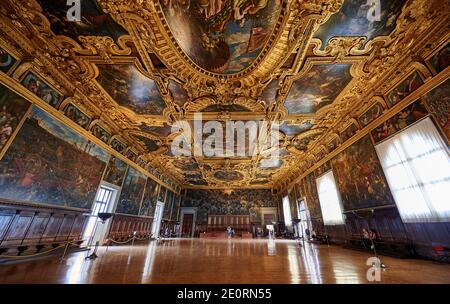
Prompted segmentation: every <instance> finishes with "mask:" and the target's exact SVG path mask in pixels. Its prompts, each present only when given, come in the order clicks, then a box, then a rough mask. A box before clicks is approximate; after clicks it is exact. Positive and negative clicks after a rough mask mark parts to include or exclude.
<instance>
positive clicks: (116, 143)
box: [0, 0, 449, 189]
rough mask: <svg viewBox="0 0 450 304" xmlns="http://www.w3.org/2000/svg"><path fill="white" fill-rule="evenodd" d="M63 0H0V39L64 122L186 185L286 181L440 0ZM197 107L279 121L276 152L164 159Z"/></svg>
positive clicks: (377, 83)
mask: <svg viewBox="0 0 450 304" xmlns="http://www.w3.org/2000/svg"><path fill="white" fill-rule="evenodd" d="M66 2H67V1H66V0H27V1H17V0H4V1H2V3H1V4H0V6H1V13H2V15H1V19H0V21H1V25H2V40H5V43H8V44H10V45H11V47H13V48H17V49H18V50H20V52H22V53H23V54H26V56H25V57H26V58H27V62H28V63H29V65H28V68H29V69H32V70H33V71H35V72H36V73H38V74H39V75H41V76H42V77H45V79H46V80H48V81H49V82H50V83H52V84H53V85H54V86H55V87H56V88H57V89H58V90H59V91H60V92H61V94H63V95H64V97H65V101H64V102H63V103H62V105H61V106H60V107H59V109H60V110H61V111H62V112H65V115H66V116H67V117H69V118H71V119H72V120H74V121H75V120H76V121H79V122H80V123H79V125H81V126H82V127H83V128H85V129H87V130H88V131H90V132H91V133H92V134H93V135H94V136H95V137H97V138H99V139H101V140H102V141H104V142H106V143H108V144H109V145H110V146H111V147H113V148H114V149H116V150H120V152H122V153H124V154H126V155H127V157H129V158H130V159H132V160H133V161H136V162H137V161H139V160H140V161H142V162H144V163H146V162H149V164H151V166H152V167H153V168H157V170H158V171H159V172H160V173H161V174H162V175H164V176H167V177H168V178H170V179H171V180H172V181H174V182H175V183H177V184H178V185H180V186H182V187H188V188H189V187H192V188H237V187H255V188H277V189H281V188H283V187H285V186H286V185H288V184H289V183H290V182H291V181H292V180H294V179H295V178H296V177H297V176H298V175H299V174H301V173H302V172H304V171H305V170H307V169H308V168H309V167H310V166H311V165H312V164H314V162H316V161H317V160H318V159H321V158H322V157H323V156H324V155H326V154H328V153H330V152H332V151H333V150H335V149H336V148H337V147H338V146H339V145H342V144H343V143H344V142H345V140H346V139H348V138H350V137H351V136H352V135H353V134H355V133H356V132H358V131H359V130H361V129H362V128H363V127H364V122H361V121H359V120H358V117H359V116H360V115H362V114H363V113H365V111H366V110H367V109H369V108H371V107H373V106H374V105H375V104H377V107H376V108H374V109H373V110H372V111H385V110H388V108H389V104H388V102H389V97H388V96H385V95H386V94H387V93H388V92H387V91H388V89H390V88H391V87H392V85H394V84H395V83H396V82H398V81H399V80H400V79H401V78H402V77H403V76H404V73H409V72H410V71H411V70H412V69H416V70H420V69H421V67H422V66H423V65H422V63H421V62H422V61H423V59H424V58H425V57H423V56H425V55H427V54H428V53H429V52H431V51H432V50H433V48H436V46H437V45H439V44H440V43H442V41H443V40H445V39H447V38H448V35H449V31H448V19H447V18H448V16H447V13H448V11H449V9H448V3H447V2H446V3H443V2H442V1H439V0H434V1H433V0H430V1H425V0H380V1H379V3H380V5H381V6H380V11H379V15H378V16H376V15H372V12H374V7H373V6H372V7H371V3H376V2H378V1H373V2H371V1H367V0H345V1H344V0H159V1H158V0H154V1H151V0H134V1H129V0H97V1H95V0H81V6H82V10H81V20H80V21H77V22H70V21H68V20H67V17H66V16H67V10H68V6H67V5H66ZM427 52H428V53H427ZM23 69H25V67H24V68H22V72H23ZM424 74H426V72H425V73H424ZM425 77H426V75H425ZM68 104H70V105H71V106H72V107H75V108H72V109H70V108H68V107H67V105H68ZM68 112H69V113H68ZM197 112H201V113H202V114H203V118H204V119H205V122H207V121H221V122H222V123H225V122H226V121H238V120H243V121H266V122H269V124H278V125H279V126H280V147H281V153H280V158H279V159H276V160H273V159H270V158H268V151H264V150H263V151H256V152H255V153H252V151H247V153H246V154H245V156H232V157H226V156H223V157H207V156H202V157H196V156H189V157H187V156H178V157H176V156H174V155H173V153H172V151H171V150H170V145H171V143H172V141H173V140H174V139H175V138H176V137H177V136H178V135H179V134H180V133H181V132H182V129H176V128H174V129H173V128H172V126H173V125H174V124H175V123H176V122H179V121H188V123H189V124H191V123H192V120H193V118H194V114H195V113H197ZM80 113H81V114H80ZM83 115H84V116H83ZM86 120H88V121H89V122H88V121H86ZM94 121H95V123H93V122H94ZM260 136H264V135H260ZM269 150H270V149H269Z"/></svg>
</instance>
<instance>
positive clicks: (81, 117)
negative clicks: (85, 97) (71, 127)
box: [64, 104, 91, 129]
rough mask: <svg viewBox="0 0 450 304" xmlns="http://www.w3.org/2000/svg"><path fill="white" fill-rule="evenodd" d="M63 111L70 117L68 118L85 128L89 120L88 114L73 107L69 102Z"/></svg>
mask: <svg viewBox="0 0 450 304" xmlns="http://www.w3.org/2000/svg"><path fill="white" fill-rule="evenodd" d="M64 113H65V114H66V116H67V117H69V118H70V120H72V121H74V122H75V123H76V124H78V125H79V126H81V127H83V128H84V129H86V128H87V127H88V126H89V124H90V122H91V119H90V118H89V116H87V115H86V114H84V113H83V112H81V111H80V109H78V108H77V107H75V106H74V105H73V104H69V105H68V106H67V107H66V109H65V111H64Z"/></svg>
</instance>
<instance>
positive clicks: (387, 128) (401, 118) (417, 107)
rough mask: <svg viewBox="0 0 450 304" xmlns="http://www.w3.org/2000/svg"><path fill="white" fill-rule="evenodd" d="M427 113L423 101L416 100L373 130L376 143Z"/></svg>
mask: <svg viewBox="0 0 450 304" xmlns="http://www.w3.org/2000/svg"><path fill="white" fill-rule="evenodd" d="M447 113H448V112H447ZM427 115H428V111H427V109H426V108H425V106H424V105H423V104H422V102H420V101H416V102H415V103H413V104H412V105H410V106H409V107H407V108H405V109H403V110H401V111H400V112H398V113H397V114H396V115H395V116H393V117H391V118H390V119H388V120H387V121H385V122H384V123H383V124H381V125H380V126H378V127H377V128H375V129H374V130H372V132H371V134H372V138H373V139H374V141H375V142H376V143H378V142H380V141H382V140H383V139H386V138H388V137H390V136H391V135H394V134H395V133H397V132H399V131H400V130H403V129H404V128H406V127H407V126H409V125H411V124H413V123H414V122H416V121H418V120H419V119H421V118H423V117H425V116H427Z"/></svg>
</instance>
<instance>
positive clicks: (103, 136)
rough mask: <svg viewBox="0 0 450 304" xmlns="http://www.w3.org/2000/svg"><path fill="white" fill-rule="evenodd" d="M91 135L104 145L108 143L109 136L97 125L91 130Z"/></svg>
mask: <svg viewBox="0 0 450 304" xmlns="http://www.w3.org/2000/svg"><path fill="white" fill-rule="evenodd" d="M91 133H92V134H93V135H94V136H95V137H97V138H98V139H100V140H101V141H103V142H104V143H108V142H109V140H110V138H111V134H110V133H109V132H108V131H106V130H105V129H104V128H103V127H101V126H100V125H99V124H97V123H96V124H95V125H94V126H93V127H92V128H91Z"/></svg>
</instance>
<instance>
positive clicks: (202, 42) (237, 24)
mask: <svg viewBox="0 0 450 304" xmlns="http://www.w3.org/2000/svg"><path fill="white" fill-rule="evenodd" d="M160 3H161V6H162V8H163V11H164V15H165V17H166V20H167V23H168V24H169V27H170V29H171V32H172V34H173V36H174V37H175V39H176V41H177V42H178V44H179V45H180V47H181V49H182V50H183V51H184V52H185V53H186V55H188V56H189V58H190V59H191V60H192V61H193V62H194V63H195V64H197V65H198V66H200V67H201V68H203V69H205V70H207V71H210V72H214V73H220V74H235V73H239V72H240V71H242V70H244V69H245V68H247V67H249V66H250V65H251V64H252V63H253V62H254V60H255V59H256V58H257V57H258V55H259V54H260V52H261V50H262V49H263V48H264V45H265V44H266V42H267V41H268V39H269V37H270V34H271V33H272V31H273V29H274V25H275V24H276V22H277V19H278V17H279V14H280V10H281V0H257V1H255V0H160Z"/></svg>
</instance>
